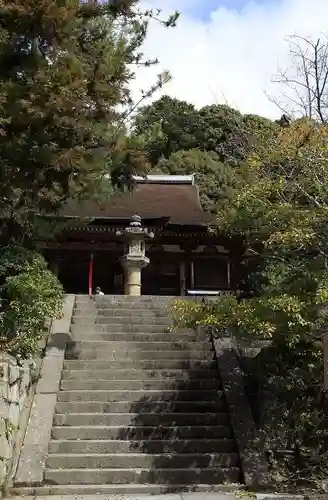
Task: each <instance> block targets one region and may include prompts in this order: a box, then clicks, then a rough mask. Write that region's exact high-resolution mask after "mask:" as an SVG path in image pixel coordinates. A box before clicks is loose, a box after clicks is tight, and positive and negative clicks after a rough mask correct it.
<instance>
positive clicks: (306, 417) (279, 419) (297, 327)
mask: <svg viewBox="0 0 328 500" xmlns="http://www.w3.org/2000/svg"><path fill="white" fill-rule="evenodd" d="M327 134H328V129H327V127H326V126H320V127H318V125H317V124H315V123H313V122H311V121H308V120H299V121H296V122H294V123H291V124H290V125H289V127H286V128H283V129H280V130H279V131H278V132H277V133H275V134H273V135H270V136H269V138H268V139H267V141H266V144H265V145H264V144H263V145H262V146H261V145H260V144H259V143H258V145H257V147H256V148H254V150H253V151H252V153H251V154H249V155H248V158H247V159H246V161H245V162H244V163H243V164H242V165H241V166H240V167H239V168H237V172H238V175H239V185H238V189H236V190H233V191H232V192H231V193H232V197H231V199H230V200H229V202H228V203H226V205H225V206H224V207H222V208H221V209H220V210H219V211H218V222H219V227H220V228H221V230H222V231H225V232H226V233H227V234H230V235H233V236H234V237H239V238H240V240H242V241H243V243H244V248H245V250H248V255H249V256H252V262H253V264H252V273H251V275H250V276H249V283H248V285H249V288H250V292H251V293H249V294H248V296H247V298H240V297H232V296H230V297H222V298H220V299H218V300H217V301H215V302H208V303H206V302H205V303H204V304H201V303H194V304H190V303H188V304H185V303H178V304H177V305H175V307H174V317H175V321H176V323H177V325H181V324H187V325H189V326H195V325H201V324H205V325H207V326H209V327H210V328H212V329H213V330H214V331H216V332H217V334H219V335H220V334H223V333H224V334H227V335H231V336H232V337H233V338H234V339H235V342H236V345H237V346H241V345H245V344H246V345H247V344H249V343H250V344H252V343H253V342H254V341H259V340H267V341H269V343H270V346H269V347H264V348H263V349H262V351H261V353H260V354H259V355H257V356H256V357H255V358H253V359H248V360H247V359H245V358H244V357H243V356H242V354H241V362H242V364H243V366H244V369H245V371H246V372H247V375H248V376H247V380H248V382H249V381H250V380H251V383H250V384H249V385H250V386H251V387H253V394H252V395H251V401H252V403H253V405H254V413H255V415H256V417H257V422H258V426H259V427H260V428H261V430H262V431H263V432H264V434H265V437H266V446H267V451H268V452H269V454H270V459H271V465H272V467H271V477H272V480H273V481H274V482H275V483H279V484H280V486H281V487H286V488H287V487H290V486H292V485H296V484H298V486H300V485H301V486H304V487H315V488H318V489H324V488H325V477H326V475H327V472H328V431H327V429H328V422H327V403H326V401H325V396H324V390H323V373H324V372H323V369H324V368H323V346H322V335H324V334H326V331H327V320H328V317H327V314H328V311H327V298H328V267H327V262H328V259H327V257H328V238H327V237H328V234H327V213H328V212H327V210H328V196H327V194H328V193H327V186H328V156H327V154H328V153H327ZM245 260H246V261H247V259H246V258H245ZM254 388H255V390H254Z"/></svg>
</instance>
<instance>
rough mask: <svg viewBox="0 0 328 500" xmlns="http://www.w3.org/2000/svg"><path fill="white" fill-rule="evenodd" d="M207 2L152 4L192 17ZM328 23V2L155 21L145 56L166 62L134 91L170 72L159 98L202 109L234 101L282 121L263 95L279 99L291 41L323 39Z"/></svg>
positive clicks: (150, 1) (156, 0)
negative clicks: (172, 24)
mask: <svg viewBox="0 0 328 500" xmlns="http://www.w3.org/2000/svg"><path fill="white" fill-rule="evenodd" d="M204 2H206V0H178V1H173V0H147V6H153V7H163V11H164V12H169V11H172V10H174V9H178V10H180V11H183V10H184V9H187V12H190V9H189V7H193V8H195V7H197V5H199V7H200V6H201V5H204ZM218 2H219V0H218ZM144 5H146V4H145V3H144ZM327 20H328V1H327V0H271V1H267V3H266V4H265V3H264V4H262V5H259V4H257V3H256V2H249V3H248V5H247V6H246V7H245V8H244V9H243V10H242V11H240V12H237V11H234V10H229V9H226V8H223V7H221V8H217V10H215V11H213V12H212V13H211V14H210V19H209V20H208V21H202V20H198V19H195V18H192V17H190V16H188V15H183V14H182V16H181V18H180V20H179V22H178V26H177V27H176V28H174V29H165V28H161V27H160V26H159V25H158V24H157V23H151V26H150V31H149V36H148V38H147V41H146V44H145V46H144V52H145V54H146V55H147V56H148V57H158V58H159V60H160V64H159V65H157V66H156V67H153V68H151V69H149V68H148V69H141V70H138V72H137V78H136V81H135V82H134V85H133V89H134V92H135V93H136V94H137V93H138V90H139V89H141V88H143V89H144V88H147V87H149V86H150V85H151V84H152V83H153V82H154V80H155V75H156V74H157V73H159V72H160V71H161V70H163V69H168V70H169V71H170V73H171V74H172V76H173V80H172V82H170V83H169V84H167V85H166V86H165V88H164V89H163V92H162V93H160V92H159V93H157V94H156V98H158V97H160V95H161V94H163V93H165V94H169V95H171V96H173V97H177V98H179V99H183V100H186V101H189V102H192V103H194V104H195V105H196V106H197V107H200V106H204V105H206V104H212V103H217V102H227V103H228V104H230V105H231V106H234V107H237V108H239V109H240V110H241V111H242V112H251V113H257V114H261V115H263V116H268V117H276V116H279V114H280V113H279V111H278V110H277V108H276V107H275V105H274V104H272V103H270V101H269V100H268V98H267V97H266V96H265V93H264V90H267V91H268V92H269V93H270V95H273V94H275V95H279V93H280V89H279V88H278V87H277V86H276V85H275V86H273V84H271V83H270V80H271V77H272V76H273V75H274V74H275V73H276V71H277V66H278V64H279V65H280V66H282V67H285V66H286V65H287V52H288V44H287V43H286V41H285V40H286V37H287V36H288V35H292V34H295V33H297V34H299V35H303V36H318V35H319V34H321V33H322V32H324V31H326V30H327Z"/></svg>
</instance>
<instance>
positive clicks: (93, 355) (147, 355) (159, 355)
mask: <svg viewBox="0 0 328 500" xmlns="http://www.w3.org/2000/svg"><path fill="white" fill-rule="evenodd" d="M65 358H66V359H79V360H90V359H96V360H97V361H100V360H107V361H108V363H110V362H111V361H114V360H117V361H124V360H126V359H128V360H131V361H132V360H140V361H141V360H142V361H144V360H163V359H164V360H169V359H182V360H190V359H192V360H198V361H200V360H208V361H210V360H212V359H213V358H214V352H212V351H205V350H202V351H196V350H191V349H190V350H188V351H186V350H181V351H173V350H172V351H171V350H168V351H150V350H149V351H148V350H147V351H144V350H141V349H139V350H131V349H128V350H123V349H120V350H118V349H117V350H116V351H111V350H110V349H105V348H103V349H101V348H98V349H92V348H91V349H87V348H81V349H71V350H67V351H66V354H65Z"/></svg>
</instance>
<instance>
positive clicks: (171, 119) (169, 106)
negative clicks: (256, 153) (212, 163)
mask: <svg viewBox="0 0 328 500" xmlns="http://www.w3.org/2000/svg"><path fill="white" fill-rule="evenodd" d="M278 129H279V126H278V125H277V124H275V123H273V122H271V121H270V120H267V119H265V118H261V117H257V116H255V115H245V116H243V115H242V114H241V113H240V112H239V111H236V110H234V109H232V108H230V107H229V106H226V105H220V104H215V105H212V106H205V107H203V108H202V109H200V110H197V109H195V107H194V106H193V105H191V104H188V103H186V102H184V101H179V100H178V99H172V98H170V97H168V96H164V97H162V98H161V99H159V100H158V101H156V102H154V103H153V104H151V105H149V106H145V107H144V108H143V109H142V110H141V112H140V114H139V115H138V116H137V119H136V125H135V133H136V134H137V135H144V136H145V138H146V150H147V152H148V156H149V159H150V162H151V164H152V165H153V166H155V165H156V164H157V163H158V161H159V160H160V158H162V157H164V158H169V157H170V156H171V155H172V154H174V153H177V152H178V151H183V150H189V149H199V150H200V151H208V152H213V153H215V154H216V156H217V157H218V161H220V162H223V163H228V164H230V165H234V166H236V165H238V164H239V162H240V161H241V160H243V159H244V158H245V157H246V156H247V155H248V153H249V152H250V150H251V149H252V148H253V147H254V145H255V144H257V143H258V142H261V141H265V140H266V139H267V138H268V136H270V134H274V133H275V131H276V130H278Z"/></svg>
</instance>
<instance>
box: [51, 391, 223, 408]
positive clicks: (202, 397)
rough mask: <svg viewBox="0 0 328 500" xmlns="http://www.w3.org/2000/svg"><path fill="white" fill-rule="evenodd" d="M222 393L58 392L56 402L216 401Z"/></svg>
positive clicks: (141, 402) (145, 402) (140, 402)
mask: <svg viewBox="0 0 328 500" xmlns="http://www.w3.org/2000/svg"><path fill="white" fill-rule="evenodd" d="M221 397H222V391H221V390H218V391H215V390H206V391H205V390H203V391H199V390H195V391H191V390H190V391H188V390H186V391H184V390H180V389H179V390H157V391H155V390H154V391H150V390H148V391H131V390H130V391H114V390H113V391H99V390H97V391H86V390H81V391H60V392H59V393H58V401H66V402H68V401H103V402H105V401H138V402H139V405H140V407H141V404H145V405H146V404H147V403H148V401H151V402H154V401H159V402H162V401H170V400H179V401H193V400H197V401H209V400H210V401H218V400H219V399H221Z"/></svg>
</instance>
